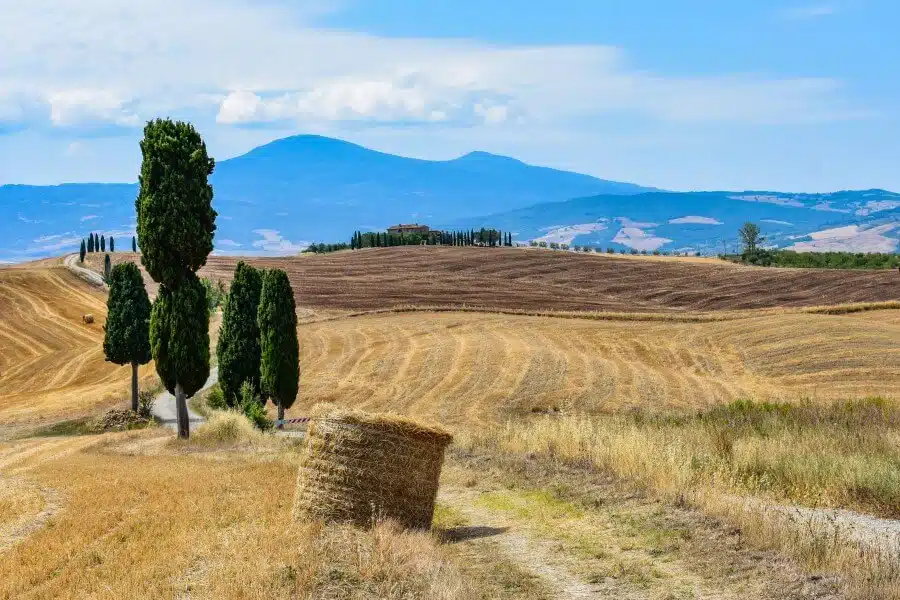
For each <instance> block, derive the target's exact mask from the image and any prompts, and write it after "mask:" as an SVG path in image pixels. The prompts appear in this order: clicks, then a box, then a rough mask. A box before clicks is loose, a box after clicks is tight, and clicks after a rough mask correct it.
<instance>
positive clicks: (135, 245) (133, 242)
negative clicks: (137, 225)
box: [131, 236, 137, 252]
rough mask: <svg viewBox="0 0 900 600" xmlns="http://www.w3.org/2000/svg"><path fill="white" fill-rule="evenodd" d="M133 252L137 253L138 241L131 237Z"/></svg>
mask: <svg viewBox="0 0 900 600" xmlns="http://www.w3.org/2000/svg"><path fill="white" fill-rule="evenodd" d="M131 251H132V252H137V240H136V239H135V237H134V236H131Z"/></svg>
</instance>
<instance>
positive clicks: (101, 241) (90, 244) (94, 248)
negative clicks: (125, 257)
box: [78, 233, 137, 262]
mask: <svg viewBox="0 0 900 600" xmlns="http://www.w3.org/2000/svg"><path fill="white" fill-rule="evenodd" d="M109 251H110V252H115V251H116V240H115V238H114V237H112V236H109ZM131 251H132V252H137V239H136V238H135V237H134V236H131ZM93 252H106V237H105V236H102V235H101V236H99V237H98V235H97V234H96V233H89V234H88V238H87V242H85V241H84V240H83V239H82V240H81V248H80V249H79V250H78V256H79V258H80V259H81V262H84V257H85V256H86V255H87V254H88V253H93Z"/></svg>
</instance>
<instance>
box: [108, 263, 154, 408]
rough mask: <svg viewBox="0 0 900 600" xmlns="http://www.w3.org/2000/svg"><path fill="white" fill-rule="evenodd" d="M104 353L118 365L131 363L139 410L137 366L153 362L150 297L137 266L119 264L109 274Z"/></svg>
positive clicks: (134, 404) (135, 405)
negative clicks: (151, 357)
mask: <svg viewBox="0 0 900 600" xmlns="http://www.w3.org/2000/svg"><path fill="white" fill-rule="evenodd" d="M106 307H107V316H106V325H104V326H103V331H104V332H105V333H104V336H103V353H104V354H105V355H106V360H108V361H109V362H112V363H115V364H117V365H131V410H133V411H135V412H137V410H138V365H145V364H147V363H148V362H150V298H148V297H147V289H146V288H145V287H144V278H143V277H141V271H140V269H138V266H137V265H136V264H134V263H131V262H126V263H122V264H120V265H116V266H115V268H114V269H113V270H112V272H111V273H110V275H109V297H108V298H107V300H106Z"/></svg>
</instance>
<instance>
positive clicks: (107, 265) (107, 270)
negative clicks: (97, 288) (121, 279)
mask: <svg viewBox="0 0 900 600" xmlns="http://www.w3.org/2000/svg"><path fill="white" fill-rule="evenodd" d="M111 273H112V261H110V260H109V254H107V255H106V256H104V257H103V281H105V282H106V283H107V284H109V276H110V274H111Z"/></svg>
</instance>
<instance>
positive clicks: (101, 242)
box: [100, 235, 106, 252]
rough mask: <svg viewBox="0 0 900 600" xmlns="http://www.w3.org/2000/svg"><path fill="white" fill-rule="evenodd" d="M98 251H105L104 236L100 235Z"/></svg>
mask: <svg viewBox="0 0 900 600" xmlns="http://www.w3.org/2000/svg"><path fill="white" fill-rule="evenodd" d="M100 252H106V236H103V235H101V236H100Z"/></svg>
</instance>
